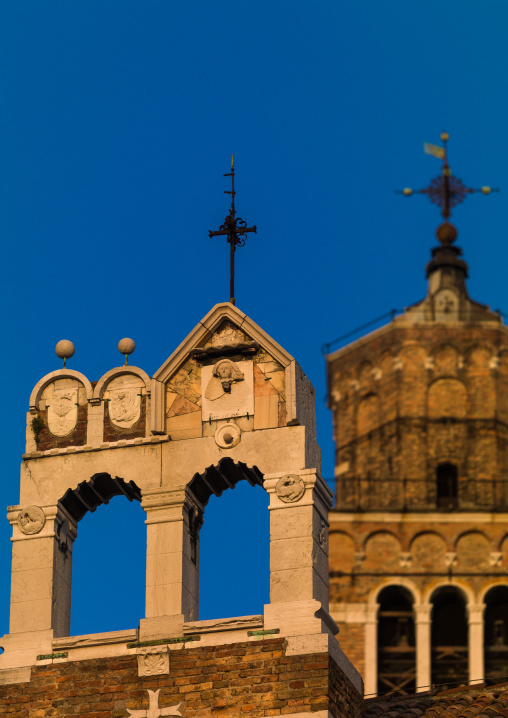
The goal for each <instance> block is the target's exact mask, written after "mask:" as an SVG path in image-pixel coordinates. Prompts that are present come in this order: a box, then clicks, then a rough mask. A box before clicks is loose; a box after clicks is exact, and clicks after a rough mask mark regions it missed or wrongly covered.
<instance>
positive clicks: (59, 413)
mask: <svg viewBox="0 0 508 718" xmlns="http://www.w3.org/2000/svg"><path fill="white" fill-rule="evenodd" d="M79 404H86V393H85V389H84V387H83V385H82V384H81V383H80V382H79V381H77V380H76V379H71V378H65V379H57V380H56V381H54V382H53V383H51V384H49V386H47V387H46V388H45V389H44V391H43V393H42V396H41V399H40V401H39V408H40V409H46V410H47V422H48V429H49V431H50V432H51V433H52V434H53V435H54V436H60V437H63V436H67V435H68V434H70V433H71V432H72V431H73V430H74V428H75V427H76V424H77V421H78V406H79Z"/></svg>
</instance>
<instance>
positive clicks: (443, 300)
mask: <svg viewBox="0 0 508 718" xmlns="http://www.w3.org/2000/svg"><path fill="white" fill-rule="evenodd" d="M434 307H435V317H436V320H437V321H441V322H444V321H448V322H449V321H457V319H458V318H459V299H458V297H457V295H456V294H455V292H452V290H451V289H442V290H441V291H440V292H438V293H437V294H436V296H435V298H434Z"/></svg>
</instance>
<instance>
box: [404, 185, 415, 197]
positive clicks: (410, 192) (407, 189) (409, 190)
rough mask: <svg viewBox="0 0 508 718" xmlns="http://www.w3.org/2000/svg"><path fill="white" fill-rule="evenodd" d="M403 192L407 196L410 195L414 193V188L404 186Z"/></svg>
mask: <svg viewBox="0 0 508 718" xmlns="http://www.w3.org/2000/svg"><path fill="white" fill-rule="evenodd" d="M402 194H404V195H406V197H409V195H411V194H413V190H412V189H411V187H404V189H403V190H402Z"/></svg>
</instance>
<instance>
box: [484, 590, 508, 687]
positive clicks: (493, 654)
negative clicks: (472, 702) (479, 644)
mask: <svg viewBox="0 0 508 718" xmlns="http://www.w3.org/2000/svg"><path fill="white" fill-rule="evenodd" d="M506 676H508V586H496V587H495V588H492V589H491V590H490V591H489V592H488V593H487V595H486V597H485V678H488V679H499V681H501V680H506ZM499 681H497V682H499Z"/></svg>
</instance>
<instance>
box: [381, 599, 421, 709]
mask: <svg viewBox="0 0 508 718" xmlns="http://www.w3.org/2000/svg"><path fill="white" fill-rule="evenodd" d="M378 603H379V614H378V616H379V620H378V687H377V689H378V694H379V695H407V694H408V693H414V691H415V689H416V651H415V626H414V613H413V597H412V595H411V594H410V592H409V591H408V590H407V589H406V588H404V587H403V586H388V587H387V588H384V589H383V590H382V591H381V593H380V594H379V597H378Z"/></svg>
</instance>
